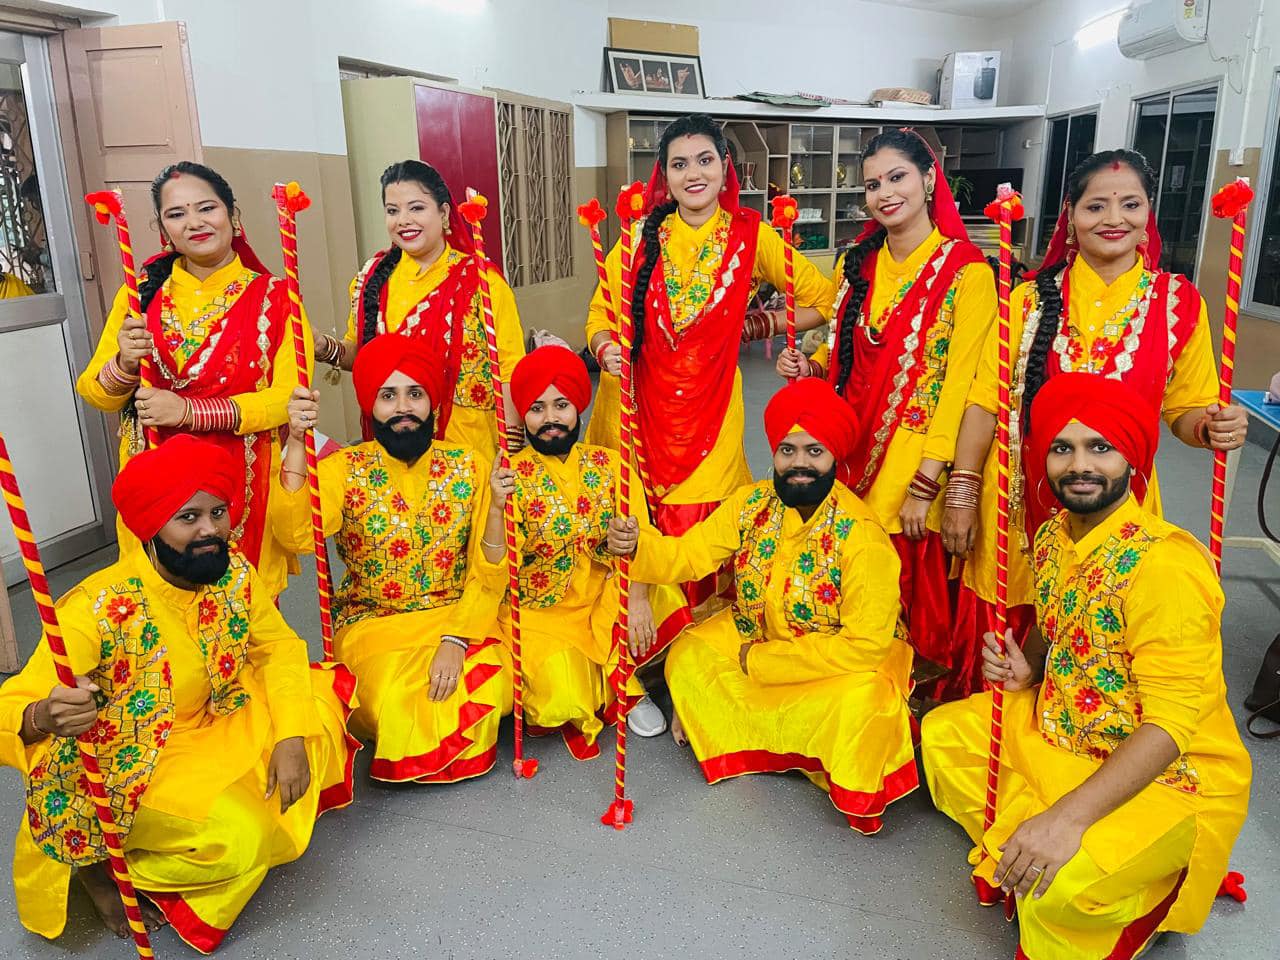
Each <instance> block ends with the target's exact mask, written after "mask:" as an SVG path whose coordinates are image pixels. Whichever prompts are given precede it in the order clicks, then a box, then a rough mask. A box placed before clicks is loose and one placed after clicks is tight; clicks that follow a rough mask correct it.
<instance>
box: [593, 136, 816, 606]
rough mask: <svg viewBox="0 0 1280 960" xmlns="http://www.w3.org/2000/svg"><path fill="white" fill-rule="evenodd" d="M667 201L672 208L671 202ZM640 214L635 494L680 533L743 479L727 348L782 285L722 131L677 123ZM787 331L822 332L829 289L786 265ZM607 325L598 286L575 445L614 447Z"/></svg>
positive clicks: (779, 254)
mask: <svg viewBox="0 0 1280 960" xmlns="http://www.w3.org/2000/svg"><path fill="white" fill-rule="evenodd" d="M668 198H669V199H668ZM645 201H646V209H647V210H648V211H649V212H648V214H647V216H646V219H645V221H644V228H643V231H642V234H641V235H642V238H643V242H641V243H639V244H638V247H639V249H638V250H637V251H636V261H635V267H634V272H635V296H634V300H633V304H632V314H633V316H634V318H635V330H636V336H635V344H636V353H635V354H634V356H635V362H636V368H635V377H636V384H635V393H636V403H637V408H638V415H639V423H640V430H639V433H640V440H641V446H642V450H643V454H644V458H643V467H642V472H643V475H644V482H645V484H646V486H647V488H648V490H649V493H650V496H651V499H652V501H653V502H654V506H655V515H654V522H655V524H656V525H657V527H658V529H660V530H662V531H663V532H664V533H667V534H671V535H675V534H679V533H683V532H684V531H685V530H687V529H689V527H691V526H692V525H693V524H694V523H696V522H697V521H698V520H700V519H702V518H703V517H706V516H708V515H709V514H710V513H711V511H712V510H714V509H715V508H716V506H717V505H719V503H720V502H721V501H722V500H724V498H725V497H727V496H728V495H729V494H730V493H732V492H733V491H734V490H735V489H736V488H737V487H738V486H740V485H741V484H743V483H748V482H750V480H751V472H750V470H749V469H748V467H747V459H746V453H745V451H744V449H743V446H742V435H743V431H744V428H745V424H744V419H743V418H744V413H743V406H742V375H741V373H740V372H739V370H738V368H737V358H738V349H739V346H740V344H741V342H742V341H743V340H744V339H751V338H754V339H763V338H764V337H765V336H772V335H773V334H775V333H777V332H779V331H780V330H781V329H783V328H784V325H785V318H783V317H782V316H781V314H780V312H776V311H775V312H773V313H763V312H762V313H758V314H753V315H751V316H748V315H747V304H748V302H749V301H750V299H751V296H752V294H753V293H754V292H755V289H756V287H757V285H758V284H759V282H760V281H761V280H762V279H763V280H767V281H768V282H769V283H771V284H773V285H774V286H775V287H777V288H778V289H782V288H783V286H784V285H785V281H786V274H785V268H784V254H783V242H782V240H781V238H780V237H779V236H778V234H777V233H776V232H775V231H774V230H773V229H772V228H771V227H769V226H768V225H767V224H764V223H762V222H761V218H760V216H759V214H758V213H756V212H755V211H753V210H750V209H748V208H746V207H742V206H739V204H738V180H737V174H736V173H735V172H734V167H733V164H732V163H731V162H730V159H729V147H728V141H727V140H726V139H725V135H724V132H723V131H722V130H721V129H720V125H719V124H718V123H716V122H715V121H714V120H712V119H711V118H710V117H708V116H705V115H703V114H695V115H693V116H688V117H681V118H680V119H679V120H676V121H675V122H674V123H672V124H671V125H670V126H668V127H667V129H666V131H665V132H664V133H663V135H662V139H661V141H660V142H659V144H658V160H657V163H656V165H655V167H654V174H653V178H652V179H651V180H650V183H649V189H648V190H647V192H646V196H645ZM605 267H606V270H607V272H608V277H609V298H610V302H611V303H612V304H613V307H614V309H617V307H618V305H619V304H620V303H621V290H622V285H621V277H622V252H621V249H620V247H618V246H615V247H614V249H613V250H611V251H610V252H609V256H608V257H607V259H606V262H605ZM795 291H796V304H797V309H796V327H797V329H799V330H801V331H803V330H807V329H810V328H811V327H815V326H817V325H818V324H819V323H821V322H822V319H823V317H824V316H825V315H826V312H827V311H828V310H829V309H830V305H831V291H832V288H831V282H830V281H829V280H828V279H827V278H825V277H824V276H823V275H822V274H821V273H820V272H819V271H818V269H817V267H815V266H813V264H811V263H810V262H809V261H808V260H806V259H805V257H804V256H803V255H802V254H796V255H795ZM616 337H617V330H616V324H615V323H614V321H613V319H612V314H611V312H610V310H609V308H608V307H607V306H606V299H605V292H604V291H603V290H602V289H600V288H597V290H596V293H595V296H594V297H593V299H592V301H591V308H590V312H589V313H588V316H587V341H588V343H589V344H590V345H591V349H592V351H593V352H594V353H595V355H596V357H597V359H598V360H599V361H600V363H601V366H602V368H603V369H604V371H605V373H606V374H607V375H606V376H602V377H601V387H600V391H599V393H598V395H597V398H596V406H595V409H594V411H593V413H592V417H591V420H590V424H589V425H588V428H587V434H586V440H587V442H589V443H595V444H599V445H602V446H610V447H613V448H615V449H616V448H617V446H618V441H617V433H616V430H617V423H618V414H617V411H618V401H617V397H618V387H617V380H616V377H617V375H618V373H619V371H620V369H621V362H622V359H621V358H622V352H621V348H620V347H619V346H618V344H617V340H616ZM714 586H715V576H714V572H713V573H712V574H711V576H710V577H708V578H707V580H705V581H704V582H703V583H702V584H699V585H686V592H687V593H688V594H689V596H690V600H691V602H693V603H694V604H695V605H696V604H698V603H700V602H702V601H703V600H706V599H708V597H709V596H710V595H711V594H712V593H713V592H714Z"/></svg>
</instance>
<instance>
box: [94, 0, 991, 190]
mask: <svg viewBox="0 0 1280 960" xmlns="http://www.w3.org/2000/svg"><path fill="white" fill-rule="evenodd" d="M95 6H96V8H98V9H100V10H102V11H103V13H104V14H106V15H108V16H109V17H110V19H104V20H103V21H102V22H103V23H121V24H127V23H142V22H151V21H155V20H183V21H185V22H186V23H187V26H188V31H189V44H190V51H191V61H192V70H193V73H194V77H195V87H196V100H197V104H198V107H199V112H200V127H201V133H202V136H203V139H204V142H205V143H206V144H210V145H215V146H225V147H248V148H261V149H278V150H300V151H313V152H320V153H339V154H340V153H345V152H346V144H345V138H344V134H343V124H342V102H341V97H340V95H339V87H338V74H337V61H338V58H339V57H348V58H354V59H360V60H366V61H371V62H375V63H382V64H387V65H390V66H395V67H399V68H402V69H409V70H414V71H419V72H424V73H430V74H433V75H442V76H446V77H452V78H455V79H457V80H459V81H460V82H461V83H463V84H466V85H469V86H493V87H504V88H507V89H511V90H516V91H519V92H522V93H527V94H531V95H534V96H543V97H548V98H551V99H556V100H568V99H571V98H572V97H573V96H574V94H575V93H577V92H579V91H590V92H595V91H598V90H599V89H600V74H601V63H602V50H603V48H604V45H605V42H606V40H607V34H608V27H607V18H608V17H609V16H622V17H630V18H633V19H649V20H666V21H670V22H676V23H691V24H694V25H696V26H698V27H699V30H700V39H701V46H702V61H703V72H704V75H705V78H706V83H707V88H708V92H709V93H710V94H711V95H714V96H723V95H730V94H734V93H741V92H747V91H751V90H770V91H773V92H783V93H790V92H793V91H795V90H808V91H810V92H815V93H825V94H829V95H833V96H843V97H847V98H850V99H855V98H859V97H865V96H866V95H867V94H869V93H870V92H871V90H872V89H874V88H875V87H880V86H914V87H922V88H925V89H932V87H933V84H934V79H933V78H934V71H935V70H936V69H937V66H938V61H939V60H940V59H941V57H942V56H943V55H944V54H946V53H947V52H949V51H951V50H956V49H987V48H991V49H995V48H997V47H1000V46H1002V45H1001V44H998V43H992V41H991V39H990V37H991V34H992V30H991V26H992V21H989V20H980V19H977V18H974V17H962V16H950V15H937V14H931V13H927V12H924V11H920V10H907V9H902V8H898V7H894V6H892V5H885V4H873V3H866V2H863V0H809V2H807V3H806V4H805V5H804V7H803V12H802V14H801V15H799V16H797V15H795V11H793V10H792V9H789V8H787V7H786V6H785V5H780V4H779V2H778V0H735V2H733V3H728V2H724V3H704V4H702V5H689V4H684V3H675V2H671V0H645V2H641V0H110V2H105V3H99V4H96V5H95ZM1000 99H1001V102H1003V103H1014V102H1016V101H1015V100H1011V99H1009V98H1008V96H1006V95H1005V93H1004V91H1002V92H1001V97H1000ZM575 135H576V147H577V163H578V164H579V165H580V166H597V165H603V164H604V125H603V122H602V121H601V119H600V118H599V117H598V116H595V115H592V114H588V113H586V112H585V111H577V124H576V127H575Z"/></svg>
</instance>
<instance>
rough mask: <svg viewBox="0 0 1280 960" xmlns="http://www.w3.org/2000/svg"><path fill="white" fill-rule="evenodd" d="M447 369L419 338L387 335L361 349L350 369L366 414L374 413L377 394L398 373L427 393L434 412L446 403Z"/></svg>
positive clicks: (357, 395) (358, 398) (443, 359)
mask: <svg viewBox="0 0 1280 960" xmlns="http://www.w3.org/2000/svg"><path fill="white" fill-rule="evenodd" d="M444 368H445V358H444V357H443V356H435V355H433V354H432V353H431V351H430V350H428V349H427V347H426V345H425V344H423V343H422V341H421V340H420V339H419V338H417V337H406V336H403V335H402V334H399V333H384V334H382V335H381V336H377V337H374V338H373V339H372V340H370V341H369V342H368V343H366V344H365V345H364V346H363V347H361V348H360V352H359V353H357V354H356V362H355V365H354V366H353V367H352V368H351V380H352V382H353V383H354V384H355V388H356V400H357V401H358V402H359V404H360V409H361V410H363V411H364V412H365V413H370V412H371V411H372V410H373V401H374V400H376V399H377V398H378V391H379V390H381V389H382V385H383V384H384V383H386V382H387V380H388V379H389V378H390V377H391V375H392V374H393V373H395V372H396V371H397V370H399V371H400V372H401V373H403V374H404V375H405V376H406V377H408V378H409V379H410V380H412V381H413V382H414V383H416V384H418V385H419V386H420V387H422V388H423V389H424V390H426V391H427V396H428V397H430V398H431V409H432V410H435V409H436V408H437V407H438V406H440V403H441V401H443V400H444V395H445V377H444Z"/></svg>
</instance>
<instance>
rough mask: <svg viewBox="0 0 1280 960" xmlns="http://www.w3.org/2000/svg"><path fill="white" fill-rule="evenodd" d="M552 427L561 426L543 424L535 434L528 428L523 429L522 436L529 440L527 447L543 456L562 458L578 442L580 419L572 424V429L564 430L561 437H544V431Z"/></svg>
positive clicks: (580, 427) (580, 428)
mask: <svg viewBox="0 0 1280 960" xmlns="http://www.w3.org/2000/svg"><path fill="white" fill-rule="evenodd" d="M552 426H561V427H562V426H563V425H562V424H550V423H547V424H543V426H542V429H540V430H539V431H538V432H537V433H530V432H529V428H528V427H525V431H524V435H525V436H526V437H528V438H529V446H531V447H533V449H534V450H537V451H538V453H541V454H542V455H543V456H547V457H563V456H564V455H565V454H566V453H568V452H569V451H570V450H572V449H573V445H574V444H575V443H577V442H578V434H579V433H580V432H581V430H582V419H581V418H579V419H578V420H577V422H575V423H574V425H573V428H572V429H570V430H566V431H565V433H564V435H563V436H559V437H551V438H548V437H544V436H543V435H542V434H543V432H544V431H546V430H549V429H550V428H551V427H552Z"/></svg>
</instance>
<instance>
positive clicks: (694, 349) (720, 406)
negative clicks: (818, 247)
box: [633, 156, 761, 495]
mask: <svg viewBox="0 0 1280 960" xmlns="http://www.w3.org/2000/svg"><path fill="white" fill-rule="evenodd" d="M726 159H727V161H728V162H727V169H726V173H725V187H724V190H723V192H721V194H720V198H719V199H720V206H721V207H723V208H724V210H725V211H726V212H727V213H729V214H730V216H731V218H732V219H731V224H730V227H729V238H728V241H727V243H726V245H725V253H724V257H723V258H722V260H721V263H720V268H719V272H718V274H717V277H716V281H715V282H716V285H719V284H720V282H721V281H722V278H723V276H724V273H725V270H726V268H727V267H729V266H730V264H731V263H734V264H736V265H735V266H734V274H733V279H732V283H730V284H729V285H728V286H727V287H726V289H725V291H724V295H723V296H722V297H721V298H720V299H719V300H718V301H716V302H714V303H713V302H712V300H710V299H709V300H708V301H707V306H706V307H705V308H704V311H703V313H702V315H701V316H700V317H699V318H698V320H697V321H696V322H695V323H693V324H692V325H691V326H690V327H689V328H688V329H687V330H685V331H684V332H683V333H681V334H676V333H675V330H674V327H673V326H672V321H671V306H670V303H669V302H668V300H667V287H666V284H665V283H663V281H662V260H661V256H662V254H661V253H659V259H658V260H657V261H656V262H655V263H654V264H653V271H652V273H651V274H650V281H649V290H648V296H647V297H646V298H645V309H644V339H643V345H642V347H641V349H640V355H639V359H638V362H637V363H636V368H635V376H636V387H635V390H636V408H637V413H638V414H639V420H640V433H641V436H642V438H643V443H644V447H645V456H646V459H647V465H648V469H649V477H650V479H651V480H652V482H653V483H654V485H655V486H656V488H657V492H658V493H659V494H660V495H662V494H665V493H666V492H667V491H668V490H670V489H671V488H672V487H674V486H676V485H678V484H680V483H682V482H683V481H684V480H686V479H688V477H689V475H690V474H692V473H693V471H694V469H695V468H696V467H697V466H698V464H700V463H701V462H702V461H703V460H705V459H706V458H707V457H708V456H709V455H710V453H711V449H712V447H713V446H714V444H715V442H716V439H717V438H718V437H719V435H720V430H721V427H723V425H724V421H725V417H726V415H727V414H728V410H729V403H730V402H731V401H732V399H733V382H734V373H735V371H736V369H737V365H738V347H739V344H740V343H741V341H742V325H743V320H744V318H745V317H746V311H747V303H748V301H749V300H750V298H751V286H752V284H751V276H752V272H753V271H754V268H755V259H756V240H757V239H758V237H759V228H760V219H761V218H760V214H759V213H758V212H757V211H755V210H751V209H749V208H746V207H742V206H740V205H739V203H738V194H739V187H738V175H737V172H736V171H735V170H734V166H733V158H732V157H731V156H730V157H727V158H726ZM667 200H668V194H667V186H666V180H665V179H664V178H663V175H662V170H661V168H660V167H659V166H658V164H657V163H655V164H654V168H653V175H652V176H651V177H650V178H649V186H648V188H647V189H646V191H645V201H646V203H645V208H646V212H647V215H650V216H651V215H653V211H654V209H655V207H656V206H658V205H660V204H662V203H665V202H666V201H667ZM639 246H640V248H639V250H638V251H637V256H636V257H635V259H634V261H633V266H634V269H635V270H639V269H640V266H641V264H642V263H643V262H644V247H643V245H639Z"/></svg>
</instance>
